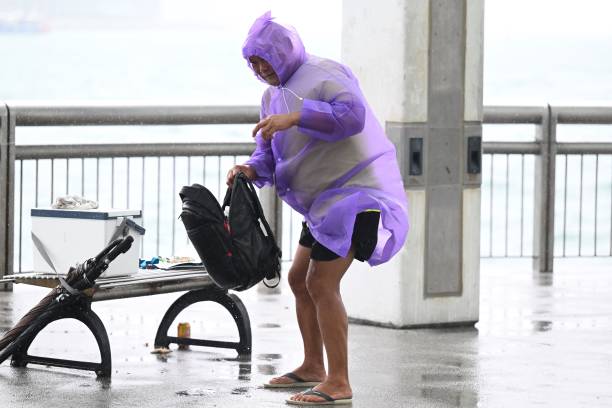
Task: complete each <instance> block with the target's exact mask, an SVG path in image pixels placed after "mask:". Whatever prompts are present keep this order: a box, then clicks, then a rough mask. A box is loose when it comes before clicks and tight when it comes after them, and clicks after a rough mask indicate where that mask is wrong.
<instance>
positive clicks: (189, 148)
mask: <svg viewBox="0 0 612 408" xmlns="http://www.w3.org/2000/svg"><path fill="white" fill-rule="evenodd" d="M254 149H255V143H157V144H120V143H118V144H91V145H90V144H80V145H18V146H15V158H16V159H17V160H36V159H39V160H40V159H67V158H80V157H87V158H90V157H159V156H240V155H249V154H251V153H252V152H253V150H254Z"/></svg>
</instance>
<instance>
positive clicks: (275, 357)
mask: <svg viewBox="0 0 612 408" xmlns="http://www.w3.org/2000/svg"><path fill="white" fill-rule="evenodd" d="M256 358H257V360H263V361H272V360H280V359H282V358H283V355H282V354H258V355H257V357H256Z"/></svg>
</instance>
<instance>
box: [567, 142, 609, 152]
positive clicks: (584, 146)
mask: <svg viewBox="0 0 612 408" xmlns="http://www.w3.org/2000/svg"><path fill="white" fill-rule="evenodd" d="M557 153H558V154H612V143H559V144H557Z"/></svg>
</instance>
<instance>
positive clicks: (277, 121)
mask: <svg viewBox="0 0 612 408" xmlns="http://www.w3.org/2000/svg"><path fill="white" fill-rule="evenodd" d="M299 122H300V112H292V113H286V114H282V115H270V116H266V117H265V118H263V119H262V120H260V121H259V123H258V124H257V126H255V129H253V137H255V136H257V132H259V131H260V130H261V137H262V138H263V139H264V140H270V139H272V138H273V137H274V133H276V132H278V131H279V130H285V129H289V128H290V127H291V126H296V125H297V124H298V123H299Z"/></svg>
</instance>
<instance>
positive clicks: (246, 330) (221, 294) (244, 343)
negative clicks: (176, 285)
mask: <svg viewBox="0 0 612 408" xmlns="http://www.w3.org/2000/svg"><path fill="white" fill-rule="evenodd" d="M205 301H211V302H215V303H218V304H220V305H221V306H223V307H225V308H226V309H227V310H228V311H229V312H230V314H231V315H232V317H233V318H234V321H235V322H236V326H237V327H238V333H239V335H240V341H239V342H238V343H236V342H229V341H214V340H200V339H193V338H179V337H172V336H168V329H169V328H170V325H171V324H172V322H174V319H176V317H177V316H178V314H179V313H180V312H182V311H183V310H184V309H186V308H187V307H189V306H191V305H192V304H194V303H198V302H205ZM171 343H174V344H189V345H192V346H206V347H218V348H230V349H235V350H236V351H237V352H238V354H239V355H248V354H251V345H252V338H251V321H250V320H249V314H248V313H247V310H246V307H245V306H244V304H243V303H242V301H241V300H240V298H238V296H236V295H234V294H233V293H232V294H229V293H227V292H226V291H223V290H220V289H215V290H211V289H201V290H193V291H190V292H187V293H186V294H184V295H183V296H181V297H180V298H178V299H177V300H176V302H174V303H173V304H172V306H170V308H169V309H168V311H167V312H166V314H165V315H164V318H163V319H162V321H161V323H160V325H159V328H158V329H157V335H156V336H155V347H156V348H159V347H168V346H169V345H170V344H171Z"/></svg>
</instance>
